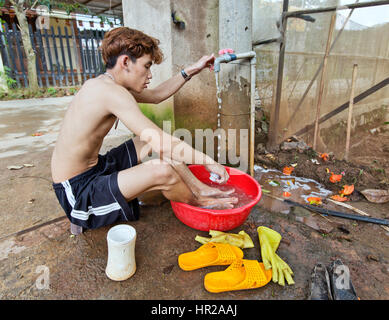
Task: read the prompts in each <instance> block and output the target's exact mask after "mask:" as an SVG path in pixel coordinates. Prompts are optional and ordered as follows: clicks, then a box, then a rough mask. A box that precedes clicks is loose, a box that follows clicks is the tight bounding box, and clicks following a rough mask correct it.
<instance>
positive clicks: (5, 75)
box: [0, 66, 16, 89]
mask: <svg viewBox="0 0 389 320" xmlns="http://www.w3.org/2000/svg"><path fill="white" fill-rule="evenodd" d="M10 74H11V69H10V68H9V67H7V66H4V71H2V72H0V77H2V78H4V80H5V81H6V83H7V87H8V88H10V89H12V88H16V80H15V79H13V78H12V77H11V76H10Z"/></svg>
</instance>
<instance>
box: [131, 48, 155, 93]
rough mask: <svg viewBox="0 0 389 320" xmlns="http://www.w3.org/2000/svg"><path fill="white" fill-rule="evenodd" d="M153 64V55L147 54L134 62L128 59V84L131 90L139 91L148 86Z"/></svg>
mask: <svg viewBox="0 0 389 320" xmlns="http://www.w3.org/2000/svg"><path fill="white" fill-rule="evenodd" d="M152 64H153V61H152V59H151V56H150V55H149V54H145V55H143V56H142V57H140V58H138V59H136V62H135V63H133V62H132V61H131V59H128V67H127V68H128V69H127V70H128V84H129V87H130V89H131V90H134V91H135V92H137V93H140V92H142V91H143V89H146V88H147V85H148V84H149V83H150V80H151V78H152V75H151V70H150V67H151V65H152Z"/></svg>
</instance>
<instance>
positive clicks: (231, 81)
mask: <svg viewBox="0 0 389 320" xmlns="http://www.w3.org/2000/svg"><path fill="white" fill-rule="evenodd" d="M219 48H220V49H224V48H231V49H233V50H234V51H235V53H243V52H248V51H251V50H252V0H220V1H219ZM220 88H221V90H222V92H221V98H222V112H221V113H222V115H221V128H222V129H224V130H226V131H227V130H228V129H235V130H236V132H237V135H236V150H237V155H240V152H239V150H240V143H239V141H240V129H249V126H250V116H249V112H250V63H249V60H236V61H233V62H230V63H228V64H225V63H223V64H222V65H221V67H220ZM248 153H249V150H248V149H247V150H246V148H244V150H242V155H241V156H245V157H247V156H248ZM229 160H230V161H229V162H231V159H229ZM241 161H242V159H241Z"/></svg>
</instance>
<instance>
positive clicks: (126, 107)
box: [107, 87, 228, 183]
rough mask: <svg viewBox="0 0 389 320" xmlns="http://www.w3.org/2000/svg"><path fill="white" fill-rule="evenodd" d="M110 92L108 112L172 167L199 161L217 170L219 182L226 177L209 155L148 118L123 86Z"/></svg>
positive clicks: (198, 162)
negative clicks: (165, 130)
mask: <svg viewBox="0 0 389 320" xmlns="http://www.w3.org/2000/svg"><path fill="white" fill-rule="evenodd" d="M112 91H113V92H112V95H110V103H109V104H107V105H108V106H109V107H108V111H109V112H110V113H112V114H114V115H115V116H116V117H118V118H119V119H120V120H121V121H122V122H123V123H124V125H125V126H126V127H127V128H128V129H129V130H131V131H132V132H133V133H134V134H135V135H137V136H139V137H140V140H141V141H144V142H146V143H147V144H148V145H150V147H151V148H152V150H153V151H155V152H156V153H157V154H159V155H160V157H161V158H162V159H164V160H166V161H167V162H169V163H171V164H172V165H174V166H177V165H179V164H182V163H185V164H202V165H204V166H205V167H206V168H207V169H208V170H209V171H211V172H215V173H217V174H218V175H219V176H220V177H221V178H220V183H224V182H226V181H227V180H228V174H227V172H226V170H225V169H224V167H223V166H221V165H220V164H218V163H217V162H216V161H215V160H213V159H212V158H211V157H209V156H208V155H206V154H204V153H202V152H200V151H198V150H196V149H194V148H192V147H191V146H190V145H188V144H187V143H186V142H184V141H181V140H180V139H179V138H177V137H174V136H172V135H170V134H168V133H166V132H164V131H163V130H162V129H161V128H159V127H158V126H157V125H156V124H155V123H154V122H152V121H151V120H150V119H149V118H147V117H146V116H145V115H144V114H143V113H142V111H141V110H140V109H139V107H138V104H137V103H136V101H135V98H134V97H133V96H132V95H131V94H130V93H129V92H128V91H127V90H126V89H124V88H122V87H116V88H115V90H112Z"/></svg>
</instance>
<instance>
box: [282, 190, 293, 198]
mask: <svg viewBox="0 0 389 320" xmlns="http://www.w3.org/2000/svg"><path fill="white" fill-rule="evenodd" d="M291 195H292V194H291V193H290V192H288V191H284V192H283V193H282V196H283V197H290V196H291Z"/></svg>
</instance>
